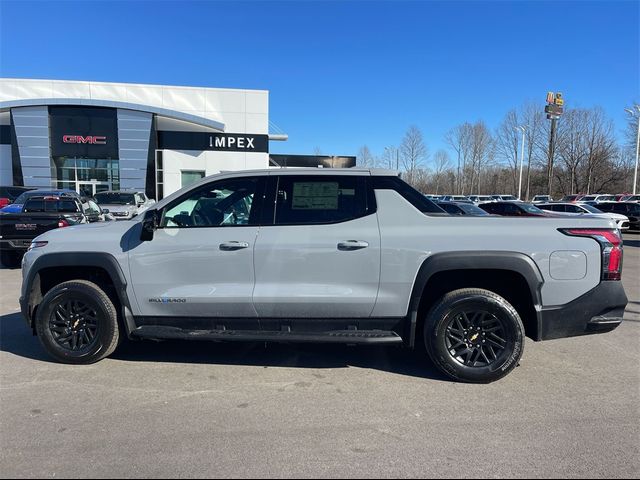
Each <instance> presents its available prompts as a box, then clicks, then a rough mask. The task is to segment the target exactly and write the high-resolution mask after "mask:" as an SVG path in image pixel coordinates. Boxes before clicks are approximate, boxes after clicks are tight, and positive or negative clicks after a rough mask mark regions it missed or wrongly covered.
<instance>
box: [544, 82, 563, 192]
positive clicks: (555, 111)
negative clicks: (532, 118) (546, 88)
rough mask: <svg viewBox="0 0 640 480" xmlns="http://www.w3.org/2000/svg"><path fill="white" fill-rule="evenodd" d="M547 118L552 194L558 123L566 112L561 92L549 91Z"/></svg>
mask: <svg viewBox="0 0 640 480" xmlns="http://www.w3.org/2000/svg"><path fill="white" fill-rule="evenodd" d="M544 113H546V114H547V120H551V132H550V134H549V161H548V164H547V193H548V194H549V196H551V195H552V192H551V190H552V188H553V156H554V154H555V150H556V123H557V122H558V119H559V118H560V117H561V116H562V114H563V113H564V98H563V96H562V93H561V92H555V93H554V92H549V93H547V105H546V106H545V107H544Z"/></svg>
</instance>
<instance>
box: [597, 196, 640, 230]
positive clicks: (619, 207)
mask: <svg viewBox="0 0 640 480" xmlns="http://www.w3.org/2000/svg"><path fill="white" fill-rule="evenodd" d="M598 209H599V210H602V211H603V212H613V213H619V214H620V215H625V216H626V217H627V218H628V219H629V230H640V203H635V202H606V203H599V204H598Z"/></svg>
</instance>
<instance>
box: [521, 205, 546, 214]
mask: <svg viewBox="0 0 640 480" xmlns="http://www.w3.org/2000/svg"><path fill="white" fill-rule="evenodd" d="M520 207H521V208H522V209H523V210H524V211H525V212H527V213H535V214H537V215H544V214H545V212H544V211H543V210H540V209H539V208H538V207H534V206H533V205H531V204H529V203H521V204H520Z"/></svg>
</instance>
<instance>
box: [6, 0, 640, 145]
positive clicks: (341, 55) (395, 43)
mask: <svg viewBox="0 0 640 480" xmlns="http://www.w3.org/2000/svg"><path fill="white" fill-rule="evenodd" d="M639 5H640V2H638V1H621V2H620V1H618V2H616V1H601V2H598V1H592V2H583V1H577V0H574V1H568V2H542V1H535V2H524V1H512V2H506V1H500V2H481V1H471V2H442V3H441V2H407V3H405V2H348V3H347V2H267V1H265V2H233V3H227V2H214V1H199V2H186V1H183V2H168V1H167V2H151V1H139V2H104V3H103V2H90V1H86V2H79V3H72V2H55V1H48V2H40V3H32V2H28V1H19V2H8V1H0V31H1V32H0V42H1V45H0V55H1V56H0V75H1V76H3V77H27V78H51V79H71V80H96V81H117V82H133V83H157V84H167V85H194V86H207V87H230V88H257V89H267V90H270V92H271V93H270V116H271V120H272V121H273V122H275V123H276V124H277V125H278V126H280V127H281V128H282V129H283V130H284V131H285V132H287V133H288V134H289V135H290V140H289V141H288V142H286V143H280V142H272V143H271V150H272V151H273V152H276V153H280V152H287V153H312V152H313V150H314V148H315V147H319V148H320V149H321V151H322V152H323V153H324V154H352V155H355V154H356V153H357V151H358V149H359V147H360V146H362V145H364V144H367V145H368V146H369V147H370V148H371V149H372V150H373V151H374V153H380V152H382V151H383V149H384V146H386V145H393V144H395V145H397V144H398V143H399V142H400V139H401V138H402V136H403V134H404V132H405V131H406V129H407V127H408V126H410V125H412V124H415V125H417V126H418V127H419V128H421V129H422V131H423V132H424V135H425V139H426V141H427V144H428V146H429V148H430V150H431V151H432V152H433V151H435V150H436V149H438V148H441V147H443V146H444V143H443V139H442V138H443V135H444V133H445V132H446V131H447V130H448V129H449V128H451V127H453V126H454V125H456V124H458V123H461V122H463V121H466V120H468V121H475V120H478V119H483V120H485V121H486V122H487V123H488V124H489V126H490V127H492V128H493V127H495V126H497V124H498V123H499V121H500V119H501V118H502V116H503V115H504V113H505V112H506V111H507V110H508V109H509V108H511V107H515V106H518V105H520V104H521V103H523V102H524V101H526V100H538V101H539V102H540V105H541V108H543V105H544V97H545V94H546V92H547V91H548V90H556V91H562V92H563V93H564V96H565V99H566V103H567V106H569V107H571V106H582V107H589V106H594V105H601V106H602V107H604V108H605V110H606V111H607V112H608V114H609V115H610V116H611V117H612V118H613V119H614V121H615V122H616V127H617V129H618V130H619V131H621V130H622V129H623V127H624V123H625V115H624V111H623V109H624V107H626V106H629V105H630V104H631V103H632V102H634V101H635V102H638V101H640V63H639V62H640V60H639V58H640V53H639V45H640V32H639V28H640V27H639V25H640V8H639Z"/></svg>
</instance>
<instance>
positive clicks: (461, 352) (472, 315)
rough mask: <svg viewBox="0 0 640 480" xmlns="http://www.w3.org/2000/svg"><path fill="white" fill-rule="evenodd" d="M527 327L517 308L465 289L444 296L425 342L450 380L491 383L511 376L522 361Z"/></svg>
mask: <svg viewBox="0 0 640 480" xmlns="http://www.w3.org/2000/svg"><path fill="white" fill-rule="evenodd" d="M524 336H525V333H524V326H523V325H522V320H521V319H520V316H519V315H518V312H517V311H516V309H515V308H513V306H512V305H511V304H510V303H509V302H507V301H506V300H505V299H504V298H502V297H501V296H500V295H497V294H495V293H493V292H491V291H489V290H482V289H475V288H465V289H461V290H454V291H453V292H449V293H447V294H446V295H444V296H443V297H442V298H441V299H440V300H439V301H438V302H437V304H436V305H434V307H433V308H432V309H431V311H430V312H429V314H428V315H427V318H426V320H425V328H424V342H425V346H426V349H427V352H428V353H429V356H430V357H431V359H432V360H433V362H434V363H435V364H436V366H437V367H438V368H439V369H440V370H441V371H442V372H444V373H446V374H447V375H448V376H450V377H452V378H454V379H456V380H460V381H464V382H471V383H489V382H493V381H496V380H499V379H500V378H502V377H504V376H505V375H507V374H508V373H509V372H510V371H511V370H513V369H514V368H515V367H516V366H517V365H518V361H519V360H520V358H521V357H522V353H523V347H524Z"/></svg>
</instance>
